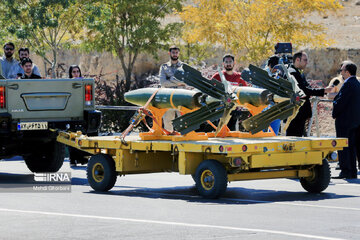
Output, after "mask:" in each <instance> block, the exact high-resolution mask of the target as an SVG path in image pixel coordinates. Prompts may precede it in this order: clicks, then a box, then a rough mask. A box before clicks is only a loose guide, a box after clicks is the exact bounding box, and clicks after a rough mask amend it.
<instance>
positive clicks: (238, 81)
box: [212, 54, 247, 86]
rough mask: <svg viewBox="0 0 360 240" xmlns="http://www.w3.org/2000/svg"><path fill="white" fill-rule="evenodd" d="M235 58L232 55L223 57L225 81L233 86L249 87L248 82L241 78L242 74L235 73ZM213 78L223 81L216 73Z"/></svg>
mask: <svg viewBox="0 0 360 240" xmlns="http://www.w3.org/2000/svg"><path fill="white" fill-rule="evenodd" d="M234 65H235V58H234V56H233V55H231V54H225V55H224V57H223V66H224V70H222V73H223V74H224V77H225V79H226V80H227V81H228V82H230V84H231V85H233V86H247V84H246V82H245V81H244V80H243V79H242V78H241V73H239V72H236V71H234ZM212 78H214V79H216V80H218V81H221V79H220V75H219V73H218V72H216V73H215V74H214V75H213V76H212Z"/></svg>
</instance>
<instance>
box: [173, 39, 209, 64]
mask: <svg viewBox="0 0 360 240" xmlns="http://www.w3.org/2000/svg"><path fill="white" fill-rule="evenodd" d="M177 45H178V46H180V49H181V60H182V61H184V62H186V63H187V64H189V65H192V66H201V65H204V60H205V59H209V58H212V57H214V56H215V52H214V50H215V49H214V47H213V45H212V44H209V43H200V44H199V43H187V44H177Z"/></svg>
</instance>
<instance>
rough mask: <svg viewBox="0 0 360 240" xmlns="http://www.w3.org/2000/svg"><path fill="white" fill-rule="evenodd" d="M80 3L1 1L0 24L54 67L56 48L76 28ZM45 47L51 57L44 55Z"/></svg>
mask: <svg viewBox="0 0 360 240" xmlns="http://www.w3.org/2000/svg"><path fill="white" fill-rule="evenodd" d="M80 7H81V2H79V1H75V0H16V1H15V0H7V1H2V2H1V3H0V28H1V29H4V31H6V32H8V33H10V34H12V35H13V36H15V37H16V38H17V39H19V40H23V41H25V43H26V45H27V46H30V47H31V51H35V52H36V53H37V54H39V55H40V56H42V57H43V58H44V60H45V61H46V62H48V63H49V64H51V66H52V68H53V69H54V66H55V65H56V61H57V52H58V51H59V48H60V47H61V46H62V44H64V43H67V42H69V41H70V40H71V37H72V36H73V35H75V34H78V32H79V28H78V27H77V26H78V25H77V24H76V23H77V21H76V19H77V18H79V14H80V10H81V8H80ZM48 51H51V52H52V57H49V56H47V55H46V52H48ZM53 75H54V72H53Z"/></svg>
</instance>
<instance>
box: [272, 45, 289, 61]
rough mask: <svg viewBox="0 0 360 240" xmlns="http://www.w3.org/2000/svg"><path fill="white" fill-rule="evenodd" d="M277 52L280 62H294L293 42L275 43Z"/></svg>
mask: <svg viewBox="0 0 360 240" xmlns="http://www.w3.org/2000/svg"><path fill="white" fill-rule="evenodd" d="M275 54H276V55H278V56H279V58H280V59H279V64H281V63H283V64H285V65H287V64H291V63H292V60H293V59H292V44H291V43H277V44H276V45H275Z"/></svg>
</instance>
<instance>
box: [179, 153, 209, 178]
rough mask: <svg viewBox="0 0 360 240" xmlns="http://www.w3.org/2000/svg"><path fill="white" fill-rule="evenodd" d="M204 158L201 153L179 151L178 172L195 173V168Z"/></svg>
mask: <svg viewBox="0 0 360 240" xmlns="http://www.w3.org/2000/svg"><path fill="white" fill-rule="evenodd" d="M203 160H204V157H203V154H201V153H192V152H183V151H181V152H179V158H178V161H179V173H180V174H195V171H196V168H197V167H198V166H199V164H200V163H201V162H202V161H203Z"/></svg>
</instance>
